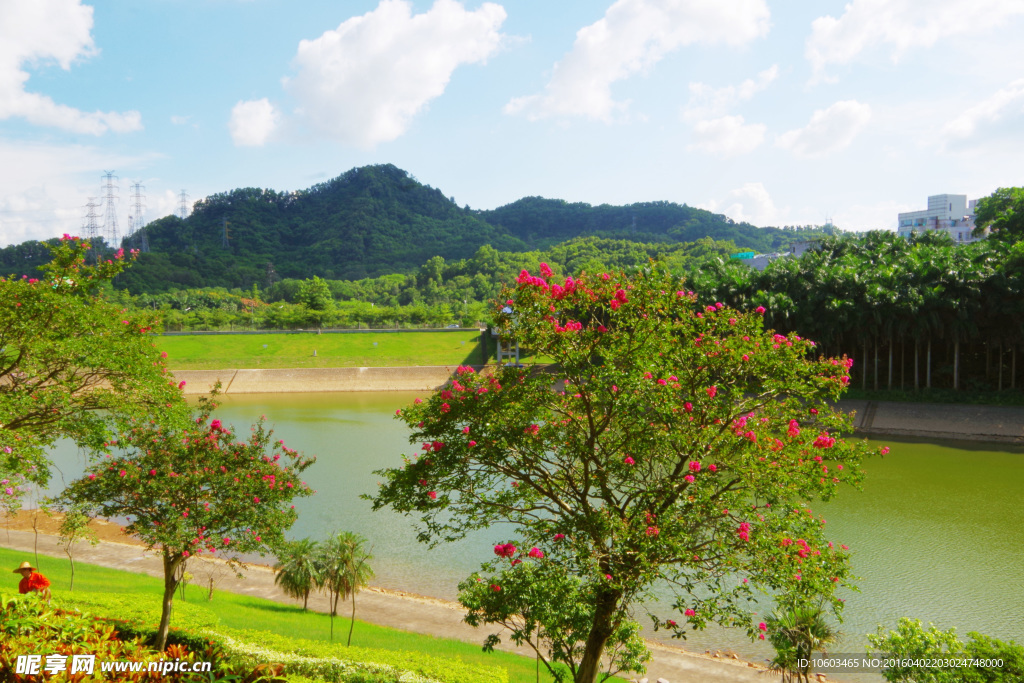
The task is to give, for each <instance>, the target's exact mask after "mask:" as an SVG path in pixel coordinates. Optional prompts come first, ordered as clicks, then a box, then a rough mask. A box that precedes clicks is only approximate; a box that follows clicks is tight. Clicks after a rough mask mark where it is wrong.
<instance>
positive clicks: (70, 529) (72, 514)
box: [57, 505, 100, 591]
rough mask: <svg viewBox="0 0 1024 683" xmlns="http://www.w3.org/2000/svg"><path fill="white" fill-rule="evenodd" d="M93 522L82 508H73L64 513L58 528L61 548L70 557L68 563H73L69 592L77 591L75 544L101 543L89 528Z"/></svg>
mask: <svg viewBox="0 0 1024 683" xmlns="http://www.w3.org/2000/svg"><path fill="white" fill-rule="evenodd" d="M91 521H92V518H90V517H89V515H87V514H86V513H85V511H84V510H83V509H82V506H80V505H78V506H73V507H71V508H70V509H68V510H65V511H64V514H63V516H62V517H61V520H60V526H59V527H58V528H57V534H58V537H59V538H60V546H61V547H62V548H64V553H65V554H66V555H67V556H68V562H70V563H71V583H70V585H69V586H68V590H69V591H73V590H75V557H74V551H75V543H78V542H79V541H88V543H89V544H90V545H97V544H98V543H99V542H100V539H99V538H98V537H97V536H96V532H95V531H94V530H93V529H92V527H90V526H89V523H90V522H91Z"/></svg>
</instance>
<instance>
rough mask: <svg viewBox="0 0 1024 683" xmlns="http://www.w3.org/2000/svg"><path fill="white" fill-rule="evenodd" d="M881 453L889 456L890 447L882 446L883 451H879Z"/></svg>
mask: <svg viewBox="0 0 1024 683" xmlns="http://www.w3.org/2000/svg"><path fill="white" fill-rule="evenodd" d="M879 453H881V454H882V455H888V454H889V447H888V446H882V450H881V451H879Z"/></svg>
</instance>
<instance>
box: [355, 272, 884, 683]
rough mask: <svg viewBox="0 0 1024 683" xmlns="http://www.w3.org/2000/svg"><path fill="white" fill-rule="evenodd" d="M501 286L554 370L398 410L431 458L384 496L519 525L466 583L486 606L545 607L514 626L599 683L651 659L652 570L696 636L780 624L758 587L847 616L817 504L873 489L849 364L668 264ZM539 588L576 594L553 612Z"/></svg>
mask: <svg viewBox="0 0 1024 683" xmlns="http://www.w3.org/2000/svg"><path fill="white" fill-rule="evenodd" d="M502 298H503V299H505V301H504V303H503V304H500V307H501V310H500V311H499V313H498V315H497V321H498V326H499V328H500V329H501V332H502V334H505V335H509V336H510V337H512V338H515V339H517V340H519V342H520V343H521V344H523V345H525V346H526V347H528V348H530V349H532V350H533V351H534V352H535V353H536V354H538V355H540V356H544V357H547V358H550V359H551V360H552V361H553V364H552V365H551V366H549V368H548V369H547V370H546V371H543V370H540V369H536V368H514V367H505V368H501V369H499V370H498V371H497V372H496V373H495V374H494V375H493V376H489V377H484V376H481V375H478V374H475V373H474V372H473V371H472V369H470V368H460V369H459V371H458V374H457V376H456V377H455V378H454V379H453V380H452V381H451V382H450V384H449V385H447V386H446V387H444V388H443V389H442V390H440V391H438V392H436V393H435V394H434V395H433V396H431V397H430V398H429V399H428V400H426V401H422V402H420V401H417V403H415V404H413V405H412V406H410V407H408V408H406V409H404V410H402V411H400V417H401V419H403V420H404V421H405V422H406V423H407V424H408V425H409V427H410V428H411V429H412V432H413V434H412V436H411V441H412V442H413V443H418V442H422V443H423V446H422V450H423V452H422V454H420V455H418V456H414V457H411V458H407V459H406V462H405V465H404V466H403V467H401V468H395V469H387V470H382V471H381V472H379V474H380V475H382V477H383V478H384V481H383V482H382V484H381V488H380V489H379V490H378V492H377V493H376V495H375V496H374V497H373V501H374V507H375V508H382V507H385V506H387V507H391V508H393V509H395V510H397V511H400V512H404V513H406V514H413V515H417V516H418V517H419V520H420V524H419V530H420V538H421V540H424V541H427V542H431V543H437V542H440V541H449V540H454V539H458V538H460V537H462V536H464V535H465V534H466V533H467V532H468V531H471V530H474V529H481V528H486V527H488V526H490V525H492V524H494V523H496V522H510V523H512V524H513V525H515V527H516V528H517V530H518V533H519V539H518V540H517V541H512V540H510V539H504V540H503V542H502V543H499V544H498V546H496V547H495V554H496V556H497V560H496V561H495V563H492V564H491V565H490V566H489V567H488V566H485V568H484V570H485V573H486V575H477V576H475V577H473V580H472V581H471V582H470V583H469V585H467V584H464V585H463V592H462V596H461V599H462V601H463V603H464V604H465V605H466V606H467V607H468V608H469V609H470V610H471V611H470V615H469V619H470V620H472V621H473V622H475V623H490V622H502V621H503V620H504V619H505V618H506V617H507V616H509V615H510V614H512V613H514V612H518V613H520V614H521V615H522V613H523V612H524V611H525V610H526V608H527V607H528V606H530V605H531V604H536V605H537V609H536V610H534V612H533V613H531V614H530V615H527V616H526V618H520V619H516V620H507V621H509V622H510V623H511V624H512V627H513V635H512V637H513V638H514V639H518V640H520V642H531V638H532V639H533V640H536V638H535V636H536V635H540V636H541V640H542V641H544V639H547V640H546V642H547V644H548V647H547V654H548V655H549V658H552V659H554V660H555V661H561V662H563V663H565V664H567V665H568V666H569V667H570V669H571V670H572V671H573V676H574V680H575V681H578V682H581V683H582V682H584V681H585V682H588V683H589V682H591V681H594V680H595V678H596V676H597V675H598V673H599V665H600V659H601V656H602V655H603V654H606V655H608V656H609V657H610V658H611V660H612V665H613V667H616V666H617V667H618V668H632V669H637V668H638V667H639V666H640V660H639V656H638V654H637V652H636V650H635V648H634V647H633V646H632V645H631V637H632V636H631V634H632V633H634V632H635V627H633V626H631V622H632V619H631V614H632V610H633V608H634V607H636V606H638V605H640V604H643V600H644V599H645V598H649V597H651V587H652V586H653V585H654V584H655V582H659V583H660V584H662V585H667V586H670V587H671V588H672V589H673V590H674V591H675V595H676V599H675V603H674V608H675V609H676V610H678V612H679V617H678V620H676V619H669V620H664V621H662V620H659V619H657V618H654V627H655V628H668V629H670V630H671V631H673V632H674V635H676V636H680V637H683V636H684V635H685V633H686V629H687V628H698V629H699V628H702V627H704V626H705V625H706V624H708V623H709V622H711V621H716V622H719V623H721V624H725V625H729V626H736V627H740V628H745V629H746V630H747V631H748V633H749V634H750V635H751V637H757V636H760V637H763V635H764V633H763V631H764V627H763V625H761V624H755V623H754V619H753V617H752V615H751V613H750V612H749V609H751V607H750V605H752V604H754V603H751V602H749V600H750V599H751V598H754V597H755V596H756V595H757V592H758V591H759V590H760V591H766V592H769V593H771V594H773V595H778V596H782V597H781V598H780V602H785V603H788V604H792V605H796V604H801V603H805V602H806V603H811V602H814V603H815V604H817V603H818V602H819V601H820V600H821V599H822V598H824V600H825V603H826V604H828V605H830V606H831V608H832V609H833V610H834V612H835V613H837V614H838V613H839V611H840V610H841V607H842V601H841V600H840V599H839V598H838V597H836V596H835V589H836V588H837V587H838V586H843V585H848V583H847V581H848V576H849V563H848V554H847V553H846V552H845V551H846V548H845V547H843V548H835V547H833V546H832V544H831V543H828V542H826V541H825V539H824V537H823V533H822V526H823V524H824V520H822V519H820V518H818V517H816V516H814V514H813V513H812V512H811V509H810V508H809V507H808V502H809V501H811V500H813V499H815V498H827V497H829V496H831V495H832V494H833V493H834V492H835V490H836V489H837V487H838V486H839V485H840V483H847V482H849V483H856V482H857V481H858V479H859V477H860V469H859V463H860V461H861V459H862V458H863V457H864V456H865V455H867V454H869V450H868V447H867V445H866V444H865V443H863V442H849V441H846V440H845V439H843V438H841V437H840V435H841V434H842V433H843V432H847V431H850V428H851V423H850V420H849V418H848V417H846V416H844V415H843V414H841V413H837V412H836V411H834V410H833V409H832V408H831V407H830V405H829V403H828V402H827V401H829V400H832V399H835V398H837V397H838V396H839V394H840V392H841V391H842V389H843V388H844V386H845V385H846V383H847V382H848V381H849V377H848V376H847V372H848V371H849V368H850V366H851V365H852V362H851V361H849V360H848V359H845V358H844V359H826V358H815V357H814V356H815V354H814V352H815V346H814V343H813V342H811V341H808V340H805V339H801V338H800V337H799V336H797V335H795V334H793V335H789V336H783V335H780V334H774V333H773V332H772V331H771V330H767V331H766V330H765V329H764V325H763V318H762V316H763V315H764V313H765V311H764V309H763V308H760V307H759V309H758V310H757V311H756V312H755V311H750V312H740V311H735V310H730V309H728V308H725V307H724V306H722V305H721V304H719V305H715V306H708V307H707V308H706V309H701V308H699V307H698V306H697V305H696V296H695V295H694V294H693V293H692V292H687V291H683V290H682V289H681V288H680V282H679V281H678V280H676V279H674V278H672V277H671V276H669V275H667V274H664V273H661V272H658V271H643V272H640V273H637V274H636V275H635V276H633V277H631V278H627V277H625V276H611V275H608V274H603V275H601V276H597V277H591V276H586V275H581V276H580V278H579V279H578V280H574V279H573V278H567V279H566V280H565V282H564V284H555V283H554V280H553V274H552V273H551V271H550V269H548V268H547V267H546V266H545V265H543V264H542V266H541V276H540V277H537V276H531V275H530V274H528V273H527V272H526V271H523V273H522V274H521V275H520V277H519V279H518V282H517V286H516V287H515V288H513V289H509V290H507V291H506V292H505V294H504V295H503V297H502ZM525 548H530V550H529V551H524V550H522V549H525ZM531 566H532V567H533V568H531ZM527 574H529V576H527ZM531 584H535V585H533V586H532V587H531ZM506 587H509V588H511V589H506ZM531 590H532V591H534V592H533V595H541V594H542V593H543V594H545V595H553V594H555V593H557V592H559V591H561V592H564V593H565V594H566V595H571V596H575V597H574V598H573V600H574V602H573V603H571V604H569V605H567V606H566V608H565V611H560V610H558V609H556V608H554V607H551V606H547V607H545V605H544V604H541V603H539V602H536V603H535V602H533V601H531V600H530V599H526V598H524V596H529V595H530V594H531V593H530V591H531ZM572 611H582V612H583V615H582V616H580V615H579V614H567V613H566V612H572ZM531 629H533V630H534V631H532V632H531ZM489 642H492V643H493V639H492V640H491V641H489ZM536 647H537V648H538V653H539V650H540V648H541V647H543V645H542V644H537V645H536ZM553 673H554V671H553Z"/></svg>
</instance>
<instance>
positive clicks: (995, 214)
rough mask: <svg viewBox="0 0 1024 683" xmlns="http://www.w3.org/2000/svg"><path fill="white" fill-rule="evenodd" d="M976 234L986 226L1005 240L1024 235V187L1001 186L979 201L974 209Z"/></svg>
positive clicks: (999, 238) (1019, 237)
mask: <svg viewBox="0 0 1024 683" xmlns="http://www.w3.org/2000/svg"><path fill="white" fill-rule="evenodd" d="M974 224H975V225H976V226H977V227H976V228H975V229H974V234H975V236H978V235H981V234H984V231H985V229H986V228H988V229H989V230H990V231H991V232H992V236H993V237H995V238H996V239H998V240H1000V241H1003V242H1017V241H1018V240H1020V239H1021V238H1022V237H1024V187H1001V188H999V189H998V190H996V191H995V192H993V193H992V194H990V195H989V196H987V197H984V198H982V199H981V200H980V201H979V202H978V206H977V207H976V208H975V210H974Z"/></svg>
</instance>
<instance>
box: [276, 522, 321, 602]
mask: <svg viewBox="0 0 1024 683" xmlns="http://www.w3.org/2000/svg"><path fill="white" fill-rule="evenodd" d="M319 553H320V548H319V546H318V544H317V542H316V541H313V540H311V539H308V538H300V539H299V540H297V541H288V542H287V543H285V544H284V546H283V547H282V548H281V550H279V551H278V553H277V556H278V560H279V561H278V562H277V564H275V565H274V571H275V572H276V574H275V575H274V583H276V584H277V585H278V586H280V587H281V590H283V591H284V592H285V594H286V595H288V596H290V597H293V598H296V599H301V600H302V610H303V611H305V610H306V608H307V606H308V605H309V594H310V593H312V592H313V589H314V588H316V586H317V583H318V581H319V571H318V568H317V557H318V556H319Z"/></svg>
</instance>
